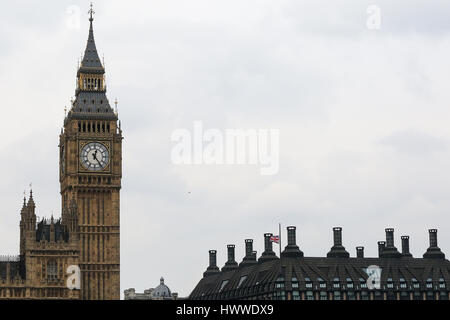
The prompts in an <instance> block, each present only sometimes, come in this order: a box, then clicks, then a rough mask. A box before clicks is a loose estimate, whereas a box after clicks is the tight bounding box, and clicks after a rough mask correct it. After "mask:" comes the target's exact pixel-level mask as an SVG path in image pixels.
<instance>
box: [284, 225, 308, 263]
mask: <svg viewBox="0 0 450 320" xmlns="http://www.w3.org/2000/svg"><path fill="white" fill-rule="evenodd" d="M286 229H287V235H288V245H287V246H286V248H285V249H284V251H283V252H282V253H281V255H282V256H283V257H284V256H289V257H303V252H302V251H301V250H300V249H299V248H298V246H297V243H296V235H295V230H296V228H295V227H294V226H289V227H287V228H286Z"/></svg>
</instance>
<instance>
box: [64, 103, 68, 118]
mask: <svg viewBox="0 0 450 320" xmlns="http://www.w3.org/2000/svg"><path fill="white" fill-rule="evenodd" d="M66 116H67V106H64V117H66Z"/></svg>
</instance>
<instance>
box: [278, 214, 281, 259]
mask: <svg viewBox="0 0 450 320" xmlns="http://www.w3.org/2000/svg"><path fill="white" fill-rule="evenodd" d="M278 234H279V235H280V259H281V223H278Z"/></svg>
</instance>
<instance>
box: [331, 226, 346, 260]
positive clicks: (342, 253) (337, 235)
mask: <svg viewBox="0 0 450 320" xmlns="http://www.w3.org/2000/svg"><path fill="white" fill-rule="evenodd" d="M333 241H334V245H333V246H332V247H331V250H330V252H328V253H327V258H348V257H350V254H349V253H348V252H347V250H345V248H344V247H343V246H342V228H341V227H335V228H333Z"/></svg>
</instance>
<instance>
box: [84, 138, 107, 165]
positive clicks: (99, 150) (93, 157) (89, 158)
mask: <svg viewBox="0 0 450 320" xmlns="http://www.w3.org/2000/svg"><path fill="white" fill-rule="evenodd" d="M80 158H81V163H82V164H83V167H84V168H86V169H88V170H91V171H100V170H103V169H105V168H106V166H107V165H108V163H109V153H108V149H107V148H106V147H105V146H104V145H103V144H101V143H100V142H90V143H88V144H86V145H85V146H84V147H83V149H81V154H80Z"/></svg>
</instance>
